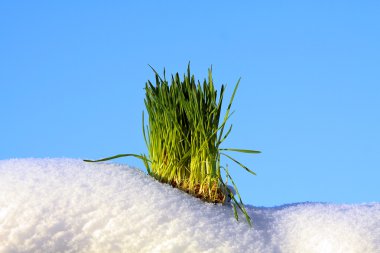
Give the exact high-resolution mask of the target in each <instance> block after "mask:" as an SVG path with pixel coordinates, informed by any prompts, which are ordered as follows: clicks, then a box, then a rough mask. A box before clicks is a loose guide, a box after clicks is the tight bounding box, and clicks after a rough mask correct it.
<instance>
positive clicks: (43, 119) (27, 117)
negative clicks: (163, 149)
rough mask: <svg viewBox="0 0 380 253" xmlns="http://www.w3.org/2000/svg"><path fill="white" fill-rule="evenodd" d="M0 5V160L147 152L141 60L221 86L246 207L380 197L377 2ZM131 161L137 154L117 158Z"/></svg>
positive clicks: (145, 70)
mask: <svg viewBox="0 0 380 253" xmlns="http://www.w3.org/2000/svg"><path fill="white" fill-rule="evenodd" d="M127 2H128V1H112V3H111V2H110V1H80V2H78V1H60V2H57V1H55V2H52V1H1V3H0V37H1V39H0V115H1V123H0V159H9V158H23V157H40V158H44V157H72V158H100V157H104V156H110V155H114V154H118V153H131V152H134V153H142V152H146V148H145V144H144V141H143V138H142V133H141V113H142V111H143V110H144V103H143V100H144V95H145V94H144V90H143V87H144V84H145V82H146V80H148V79H153V77H154V76H153V74H152V71H151V70H150V68H149V67H148V65H147V64H150V65H152V66H154V67H155V68H156V69H157V70H159V71H161V70H162V69H163V68H164V67H166V70H167V73H173V72H177V71H178V72H181V73H183V72H184V71H185V70H186V65H187V63H188V61H191V64H192V70H193V72H194V74H195V75H196V77H198V78H200V79H203V77H205V76H206V75H207V68H208V67H209V66H210V65H211V64H212V65H213V70H214V71H213V73H214V81H215V82H216V83H217V84H218V85H220V84H222V83H227V84H228V85H229V86H228V87H229V90H228V92H229V93H228V94H230V93H231V90H232V88H233V86H234V84H235V83H236V81H237V80H238V78H239V77H242V81H241V85H240V88H239V90H238V93H237V96H236V100H235V103H234V105H233V109H234V110H235V114H234V116H233V117H232V119H231V123H232V124H233V125H234V127H233V130H232V133H231V135H230V139H229V140H228V141H226V143H225V147H240V148H251V149H258V150H262V152H263V153H262V154H260V155H255V156H250V155H237V157H238V159H239V160H241V161H242V162H243V163H245V164H247V165H248V166H249V167H250V168H252V169H253V170H254V171H256V172H257V176H256V177H254V176H250V175H248V174H247V173H245V171H242V170H241V169H240V168H237V167H233V166H232V165H233V164H229V165H230V170H231V173H232V175H233V176H234V177H235V178H236V182H237V184H238V186H239V187H240V191H241V193H242V195H243V199H244V200H245V202H246V203H249V204H253V205H256V206H273V205H280V204H283V203H291V202H302V201H324V202H325V201H326V202H336V203H361V202H371V201H380V187H379V186H378V185H379V184H378V182H379V179H380V112H379V111H380V29H379V27H380V3H379V2H378V1H327V0H326V1H260V2H259V1H240V2H238V1H235V2H233V1H164V2H162V1H161V2H159V1H129V2H128V3H127ZM115 162H120V163H127V164H130V165H133V166H136V167H139V168H143V164H142V163H141V162H140V161H138V160H135V159H132V158H131V159H120V160H117V161H115Z"/></svg>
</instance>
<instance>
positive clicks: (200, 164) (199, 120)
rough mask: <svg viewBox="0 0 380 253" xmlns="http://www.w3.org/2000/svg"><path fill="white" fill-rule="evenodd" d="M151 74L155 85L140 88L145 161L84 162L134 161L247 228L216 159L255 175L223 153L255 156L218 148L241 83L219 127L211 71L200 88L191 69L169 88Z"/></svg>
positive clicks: (174, 78)
mask: <svg viewBox="0 0 380 253" xmlns="http://www.w3.org/2000/svg"><path fill="white" fill-rule="evenodd" d="M151 68H152V67H151ZM152 70H153V71H154V73H155V84H153V83H152V82H151V81H149V80H148V81H147V83H146V85H145V92H146V97H145V100H144V102H145V106H146V110H147V113H148V124H147V125H145V122H144V114H143V135H144V139H145V143H146V145H147V148H148V156H146V155H136V154H120V155H116V156H112V157H108V158H104V159H100V160H95V161H93V160H85V161H87V162H98V161H107V160H111V159H115V158H119V157H125V156H134V157H137V158H139V159H141V160H143V161H144V164H145V166H146V168H147V171H148V173H149V174H150V175H151V176H153V177H154V178H156V179H157V180H159V181H161V182H164V183H168V184H171V185H173V186H174V187H177V188H179V189H181V190H183V191H186V192H188V193H189V194H191V195H193V196H195V197H198V198H201V199H203V200H205V201H207V202H212V203H225V202H226V201H227V200H231V203H232V205H233V207H234V213H235V217H236V219H238V212H237V209H239V210H240V211H241V212H242V213H243V214H244V216H245V218H246V220H247V221H248V223H249V224H251V221H250V220H251V218H250V217H249V215H248V213H247V211H246V210H245V208H244V204H243V202H242V200H241V197H240V194H239V191H238V189H237V187H236V185H235V183H234V181H233V179H232V177H231V175H230V174H229V171H228V168H227V167H222V166H221V165H220V159H221V156H225V157H226V158H228V159H230V160H232V161H233V162H234V163H236V164H237V165H239V166H241V167H242V168H243V169H245V170H246V171H248V172H250V173H251V174H253V175H255V173H254V172H253V171H251V170H250V169H249V168H247V167H246V166H245V165H243V164H241V163H240V162H238V161H237V160H236V159H234V158H233V157H231V156H230V155H229V154H226V153H225V152H229V151H231V152H242V153H250V154H255V153H260V151H255V150H246V149H235V148H230V149H228V148H220V145H221V144H222V143H223V141H224V140H225V139H226V138H227V137H228V135H229V134H230V132H231V129H232V125H231V126H230V127H229V128H228V130H227V131H226V132H224V131H225V126H226V123H227V121H228V119H229V118H230V116H231V112H230V109H231V105H232V102H233V100H234V97H235V94H236V91H237V88H238V86H239V83H240V79H239V81H238V82H237V84H236V86H235V89H234V91H233V93H232V96H231V98H230V102H229V104H228V106H227V110H226V113H225V114H224V117H223V121H222V122H220V119H221V109H222V102H223V95H224V92H225V86H224V85H222V86H221V88H220V90H219V91H218V90H217V89H216V88H215V86H214V83H213V79H212V69H209V70H208V78H207V79H204V81H203V82H202V83H201V82H200V81H195V78H194V75H191V72H190V64H189V65H188V68H187V73H186V74H184V76H183V78H182V79H181V78H180V76H179V74H178V73H176V74H175V75H172V76H171V78H170V83H169V81H168V80H166V76H165V70H164V76H163V78H162V77H161V76H160V75H159V74H158V73H157V71H156V70H154V69H153V68H152ZM218 93H219V94H218ZM221 168H223V169H224V171H225V177H226V180H227V181H228V180H230V181H231V182H232V184H233V187H234V189H235V192H236V196H234V194H233V193H232V191H231V190H230V189H229V188H228V187H227V183H226V182H224V181H223V179H222V174H221Z"/></svg>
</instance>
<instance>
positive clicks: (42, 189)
mask: <svg viewBox="0 0 380 253" xmlns="http://www.w3.org/2000/svg"><path fill="white" fill-rule="evenodd" d="M247 209H248V212H249V214H250V215H251V216H252V217H253V224H254V227H253V228H252V229H250V228H249V226H248V225H247V223H246V222H245V221H244V219H243V218H242V219H241V221H239V222H237V221H236V220H235V219H234V215H233V210H232V208H231V207H230V206H228V205H224V206H222V205H214V204H208V203H204V202H202V201H201V200H199V199H196V198H193V197H191V196H189V195H187V194H186V193H184V192H182V191H179V190H177V189H174V188H172V187H171V186H169V185H166V184H161V183H159V182H157V181H156V180H154V179H152V178H151V177H149V176H147V175H145V174H144V173H143V172H141V171H140V170H138V169H133V168H129V167H127V166H125V165H118V164H106V163H103V164H91V163H85V162H82V161H81V160H74V159H11V160H2V161H0V252H1V253H3V252H259V253H265V252H289V253H297V252H300V253H305V252H306V253H313V252H321V253H329V252H334V253H339V252H344V253H350V252H357V253H365V252H373V253H379V252H380V203H368V204H355V205H337V204H326V203H297V204H289V205H284V206H279V207H270V208H266V207H252V206H247ZM241 217H243V216H241Z"/></svg>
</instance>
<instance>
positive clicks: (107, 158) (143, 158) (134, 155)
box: [83, 154, 149, 163]
mask: <svg viewBox="0 0 380 253" xmlns="http://www.w3.org/2000/svg"><path fill="white" fill-rule="evenodd" d="M126 156H133V157H136V158H139V159H141V160H143V161H145V160H146V161H149V160H148V159H147V158H146V157H144V156H142V155H136V154H119V155H115V156H110V157H106V158H102V159H99V160H83V161H85V162H90V163H96V162H104V161H108V160H112V159H116V158H120V157H126Z"/></svg>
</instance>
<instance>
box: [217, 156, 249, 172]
mask: <svg viewBox="0 0 380 253" xmlns="http://www.w3.org/2000/svg"><path fill="white" fill-rule="evenodd" d="M220 154H221V155H224V156H225V157H227V158H229V159H231V160H232V161H234V162H235V163H236V164H238V165H239V166H240V167H242V168H243V169H245V170H246V171H248V172H249V173H251V174H253V175H255V176H256V173H255V172H253V171H252V170H250V169H248V167H247V166H245V165H243V164H242V163H240V162H239V161H237V160H236V159H234V158H232V157H231V156H229V155H227V154H225V153H220Z"/></svg>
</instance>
